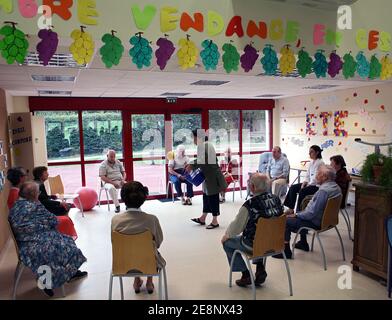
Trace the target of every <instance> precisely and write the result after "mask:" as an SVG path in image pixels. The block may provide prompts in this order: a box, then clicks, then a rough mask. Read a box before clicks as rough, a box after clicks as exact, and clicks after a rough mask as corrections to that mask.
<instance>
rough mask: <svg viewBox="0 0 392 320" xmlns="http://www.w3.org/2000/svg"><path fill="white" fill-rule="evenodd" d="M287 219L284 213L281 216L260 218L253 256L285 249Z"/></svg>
mask: <svg viewBox="0 0 392 320" xmlns="http://www.w3.org/2000/svg"><path fill="white" fill-rule="evenodd" d="M286 219H287V218H286V215H284V214H283V215H281V216H279V217H273V218H269V219H266V218H260V219H259V221H258V222H257V227H256V234H255V239H254V241H253V257H261V256H264V255H266V254H268V253H273V252H281V251H283V250H284V232H285V228H286Z"/></svg>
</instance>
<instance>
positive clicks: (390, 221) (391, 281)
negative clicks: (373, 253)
mask: <svg viewBox="0 0 392 320" xmlns="http://www.w3.org/2000/svg"><path fill="white" fill-rule="evenodd" d="M386 231H387V238H388V244H389V248H388V298H390V297H391V293H392V216H389V217H388V218H387V220H386Z"/></svg>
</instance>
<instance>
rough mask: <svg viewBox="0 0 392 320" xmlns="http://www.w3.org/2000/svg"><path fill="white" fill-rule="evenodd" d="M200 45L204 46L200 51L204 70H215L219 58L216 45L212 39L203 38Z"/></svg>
mask: <svg viewBox="0 0 392 320" xmlns="http://www.w3.org/2000/svg"><path fill="white" fill-rule="evenodd" d="M201 45H202V47H203V48H204V49H203V50H202V51H201V52H200V56H201V58H202V61H203V65H204V68H205V69H206V71H209V70H216V67H217V66H218V62H219V58H220V53H219V50H218V46H217V45H216V44H215V43H214V42H213V41H212V40H204V41H203V42H202V44H201Z"/></svg>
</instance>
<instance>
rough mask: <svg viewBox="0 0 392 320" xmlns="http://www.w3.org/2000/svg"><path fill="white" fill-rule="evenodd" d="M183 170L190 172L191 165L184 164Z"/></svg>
mask: <svg viewBox="0 0 392 320" xmlns="http://www.w3.org/2000/svg"><path fill="white" fill-rule="evenodd" d="M185 171H186V172H188V173H190V172H192V166H191V165H190V164H188V165H186V167H185Z"/></svg>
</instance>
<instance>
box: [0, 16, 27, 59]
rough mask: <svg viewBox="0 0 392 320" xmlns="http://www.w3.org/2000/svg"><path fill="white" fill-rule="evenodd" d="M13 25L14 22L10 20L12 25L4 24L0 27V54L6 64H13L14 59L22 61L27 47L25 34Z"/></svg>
mask: <svg viewBox="0 0 392 320" xmlns="http://www.w3.org/2000/svg"><path fill="white" fill-rule="evenodd" d="M15 25H16V23H13V22H12V26H9V25H5V26H4V27H2V28H1V29H0V35H1V36H3V38H2V39H1V40H0V50H1V55H2V56H3V58H4V59H5V60H6V61H7V63H8V64H13V63H14V62H15V61H16V62H18V63H23V62H24V60H25V58H26V55H27V49H28V48H29V42H28V41H27V39H26V35H25V34H24V32H22V31H21V30H19V29H16V27H15Z"/></svg>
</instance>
